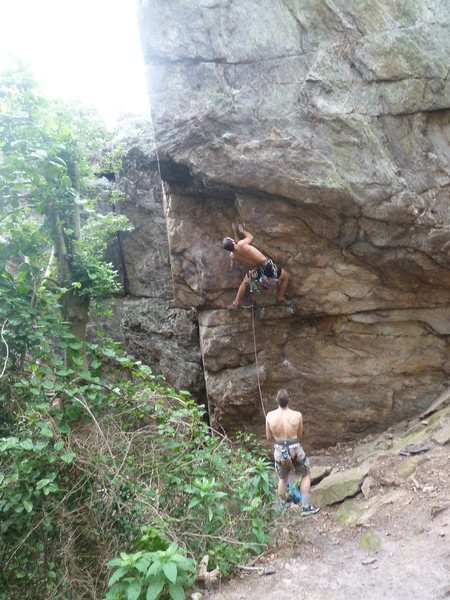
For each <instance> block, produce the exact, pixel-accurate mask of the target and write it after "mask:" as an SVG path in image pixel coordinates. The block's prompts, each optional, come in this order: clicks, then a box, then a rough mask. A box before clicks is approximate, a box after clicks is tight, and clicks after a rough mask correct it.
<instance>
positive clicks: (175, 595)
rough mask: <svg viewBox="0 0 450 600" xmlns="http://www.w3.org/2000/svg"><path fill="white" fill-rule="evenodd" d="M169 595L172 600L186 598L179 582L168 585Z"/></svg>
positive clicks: (183, 599)
mask: <svg viewBox="0 0 450 600" xmlns="http://www.w3.org/2000/svg"><path fill="white" fill-rule="evenodd" d="M169 595H170V597H171V598H172V600H185V598H186V594H185V593H184V589H183V587H182V586H181V585H180V584H179V583H172V584H170V585H169Z"/></svg>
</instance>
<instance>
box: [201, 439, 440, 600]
mask: <svg viewBox="0 0 450 600" xmlns="http://www.w3.org/2000/svg"><path fill="white" fill-rule="evenodd" d="M449 453H450V451H449V447H448V446H438V445H434V446H433V447H432V448H431V450H430V451H429V452H428V453H427V457H426V460H425V461H424V462H423V463H421V464H420V465H419V466H418V467H417V469H416V470H415V472H414V474H413V475H411V477H408V478H405V479H402V478H400V477H398V476H397V475H396V467H397V466H398V465H400V464H401V461H402V460H404V458H403V457H400V456H398V455H397V456H390V457H385V458H382V459H381V460H378V461H377V464H376V474H377V479H376V483H375V486H374V489H373V491H372V494H371V496H372V497H373V496H374V495H376V496H378V497H379V498H380V499H383V498H386V495H387V494H393V495H394V496H395V500H394V501H393V502H392V503H389V504H386V505H384V506H382V507H381V508H380V509H379V510H378V511H377V512H376V513H375V514H374V515H372V516H371V517H370V519H368V520H367V522H365V523H364V525H343V524H341V523H340V522H339V521H338V520H337V514H338V510H339V506H340V505H335V506H332V507H326V508H323V509H322V510H321V512H320V513H318V514H317V515H314V516H309V517H303V518H301V517H300V514H299V511H298V508H297V507H296V506H294V507H292V508H290V509H289V510H287V511H286V512H285V513H284V514H282V515H280V516H279V517H278V518H277V522H276V523H274V531H273V539H274V546H273V548H272V549H271V550H270V551H269V552H270V553H269V554H267V555H265V556H263V557H261V558H260V559H259V560H258V561H257V562H256V563H255V566H258V567H261V569H262V568H266V569H267V570H268V571H269V572H270V571H271V570H274V571H275V572H274V573H273V574H265V575H264V574H261V573H260V572H257V571H250V572H248V571H245V572H243V574H242V575H241V576H240V577H237V578H235V579H233V580H231V581H229V582H227V583H225V584H222V585H221V586H220V587H219V588H218V589H216V590H213V591H210V592H209V594H208V595H207V596H206V597H207V598H208V600H294V599H295V600H296V599H297V598H305V600H306V599H307V600H341V599H342V600H343V599H345V600H352V599H357V600H359V599H361V598H364V599H365V600H382V599H383V600H397V599H398V600H439V599H445V598H450V458H449ZM367 502H368V500H367V499H366V498H364V496H363V495H362V494H361V493H360V494H359V495H358V496H357V497H356V499H355V500H354V504H353V505H352V506H353V509H354V510H356V509H355V506H356V508H358V509H364V508H365V507H367V506H368V504H367ZM355 503H356V504H355Z"/></svg>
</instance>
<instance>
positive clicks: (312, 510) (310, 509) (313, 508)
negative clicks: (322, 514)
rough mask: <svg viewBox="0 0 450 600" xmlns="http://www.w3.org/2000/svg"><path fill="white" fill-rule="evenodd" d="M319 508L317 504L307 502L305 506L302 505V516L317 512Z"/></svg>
mask: <svg viewBox="0 0 450 600" xmlns="http://www.w3.org/2000/svg"><path fill="white" fill-rule="evenodd" d="M319 510H320V508H319V507H318V506H314V505H313V504H307V505H306V506H302V512H301V515H302V517H308V516H309V515H315V514H316V513H318V512H319Z"/></svg>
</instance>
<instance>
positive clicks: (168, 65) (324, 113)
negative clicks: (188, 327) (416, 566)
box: [140, 0, 450, 446]
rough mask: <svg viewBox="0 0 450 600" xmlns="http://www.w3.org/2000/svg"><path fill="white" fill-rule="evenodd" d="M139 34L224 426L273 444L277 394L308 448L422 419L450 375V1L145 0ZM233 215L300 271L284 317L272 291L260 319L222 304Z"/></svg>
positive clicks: (217, 419) (177, 278)
mask: <svg viewBox="0 0 450 600" xmlns="http://www.w3.org/2000/svg"><path fill="white" fill-rule="evenodd" d="M140 23H141V31H142V41H143V51H144V56H145V60H146V64H147V68H148V79H149V89H150V97H151V105H152V116H153V123H154V127H155V134H156V141H157V147H158V152H159V160H160V165H161V173H162V176H163V178H164V180H165V182H166V191H167V194H166V205H165V211H166V222H167V227H168V234H169V245H170V260H171V269H172V276H173V281H174V292H175V299H176V303H177V304H178V306H180V307H185V308H188V307H196V309H197V312H198V316H199V324H200V338H201V344H202V352H203V363H204V370H205V380H206V386H207V393H208V399H209V408H210V415H211V422H212V423H213V425H215V426H216V427H217V428H222V429H224V430H225V431H227V432H228V433H234V432H236V431H238V430H248V431H252V432H255V433H257V434H258V436H261V438H262V437H263V436H264V411H266V410H268V409H270V408H273V407H274V397H275V394H276V391H277V390H278V389H279V388H280V387H285V388H287V389H288V390H289V391H290V393H291V398H292V400H291V404H292V407H293V408H298V409H300V410H302V412H303V413H304V416H305V442H307V443H308V444H310V445H311V446H321V445H327V444H332V443H335V442H336V441H337V440H339V439H343V438H345V437H349V436H352V435H356V434H358V433H360V432H363V431H367V430H370V429H378V428H380V427H384V426H386V425H388V424H390V423H393V422H395V421H396V420H398V419H401V418H404V417H407V416H410V415H412V414H414V413H415V412H417V411H419V410H421V409H422V408H424V407H425V406H426V405H427V403H428V402H429V401H430V400H431V399H432V398H433V397H434V396H436V395H437V394H438V393H439V392H440V391H442V389H443V388H444V387H446V386H448V385H449V383H450V355H449V353H448V341H449V338H448V335H449V333H450V330H449V326H448V325H447V323H449V319H448V316H449V314H448V313H449V307H450V269H449V267H450V230H449V225H450V203H449V200H450V197H449V196H450V194H449V184H450V158H449V157H450V82H449V77H448V73H449V67H450V65H449V56H450V52H449V50H450V35H449V14H448V9H447V8H446V3H445V2H434V3H433V5H432V6H428V5H424V4H423V3H419V2H410V3H403V5H402V6H400V5H399V3H398V2H392V1H388V0H384V1H382V2H378V3H370V4H368V3H367V2H365V1H362V0H360V1H357V0H355V1H353V2H350V3H349V2H348V1H347V0H345V1H344V0H341V1H340V2H334V3H333V5H330V3H329V2H325V1H323V2H320V1H316V0H315V1H314V2H302V3H300V2H294V1H289V0H284V1H282V0H279V1H276V0H258V1H256V0H242V2H239V3H236V2H230V1H229V0H222V1H220V0H200V1H199V2H196V3H192V2H179V1H177V2H175V1H170V0H169V1H168V0H146V1H145V3H144V2H143V3H142V6H141V9H140ZM233 221H235V222H243V223H245V225H246V227H247V229H249V230H250V231H251V232H252V233H253V234H254V235H255V245H256V246H258V247H259V248H260V249H261V250H263V251H264V252H265V253H267V254H270V255H271V256H273V257H274V258H275V259H276V260H277V261H279V262H280V263H281V264H282V266H283V267H285V268H286V270H287V271H288V272H289V273H290V275H291V281H290V285H289V290H288V297H289V298H290V300H291V302H292V307H290V308H286V307H282V306H272V304H274V298H275V293H274V290H273V289H270V290H268V291H267V292H265V293H264V294H263V295H261V296H258V297H257V299H256V302H257V305H258V308H257V309H256V310H255V311H254V313H253V319H252V314H251V311H250V310H246V309H241V310H240V311H237V312H236V313H230V312H229V311H227V310H226V309H225V307H226V305H227V303H229V302H230V301H231V300H232V298H233V296H234V293H235V291H236V288H237V286H238V285H239V282H240V280H241V278H242V276H243V271H242V270H241V269H239V268H237V267H234V268H230V261H229V257H228V256H227V253H226V252H224V251H223V250H222V249H221V245H220V242H221V239H222V237H223V236H225V235H232V232H231V225H232V222H233ZM253 324H254V327H253ZM255 348H256V354H255ZM259 385H260V386H261V391H262V397H263V399H262V402H261V398H260V394H259Z"/></svg>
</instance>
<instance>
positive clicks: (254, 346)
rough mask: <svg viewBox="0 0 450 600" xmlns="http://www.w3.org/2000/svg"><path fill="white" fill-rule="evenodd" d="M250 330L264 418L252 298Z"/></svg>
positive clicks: (264, 410) (264, 411)
mask: <svg viewBox="0 0 450 600" xmlns="http://www.w3.org/2000/svg"><path fill="white" fill-rule="evenodd" d="M252 329H253V348H254V351H255V368H256V380H257V382H258V390H259V399H260V401H261V406H262V410H263V413H264V416H266V414H267V413H266V409H265V408H264V401H263V397H262V391H261V381H260V379H259V365H258V351H257V349H256V327H255V300H254V299H253V298H252Z"/></svg>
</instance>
